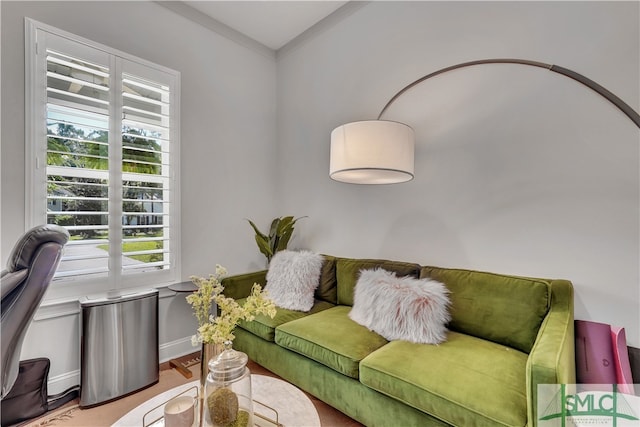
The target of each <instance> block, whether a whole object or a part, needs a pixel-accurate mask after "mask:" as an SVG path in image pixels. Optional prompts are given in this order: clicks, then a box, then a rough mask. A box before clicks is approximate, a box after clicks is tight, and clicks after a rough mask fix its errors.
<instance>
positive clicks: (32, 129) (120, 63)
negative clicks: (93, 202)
mask: <svg viewBox="0 0 640 427" xmlns="http://www.w3.org/2000/svg"><path fill="white" fill-rule="evenodd" d="M48 37H56V38H59V39H64V41H62V43H66V41H69V42H70V43H71V47H72V50H73V47H74V46H76V44H80V45H83V46H82V50H83V57H86V56H85V55H86V54H87V52H85V51H84V50H85V49H88V50H91V52H92V53H91V54H92V55H93V54H94V53H95V55H99V56H101V57H102V58H103V59H104V58H105V57H106V58H108V66H109V73H110V77H111V81H112V83H111V85H110V86H111V88H110V91H112V92H113V93H112V94H111V95H110V98H111V100H112V101H113V100H117V101H116V102H112V105H110V107H109V135H110V136H109V145H110V147H113V148H110V149H109V164H110V165H116V164H117V165H118V166H117V167H112V166H110V167H109V179H110V182H109V189H110V194H119V195H118V196H117V197H115V200H114V201H113V202H112V201H111V199H112V197H111V196H110V197H109V199H110V200H109V205H110V206H111V205H112V204H113V203H116V208H115V209H111V208H110V209H109V215H108V216H109V224H110V233H109V245H110V249H109V257H108V260H109V261H108V263H109V271H108V273H107V275H106V277H90V278H87V277H82V276H73V277H64V278H60V277H56V278H54V280H53V282H52V284H51V286H50V289H49V291H48V293H47V296H46V299H47V300H52V299H68V298H77V297H80V296H84V295H89V294H95V293H101V292H107V291H113V290H120V289H129V288H148V287H149V286H162V285H168V284H171V283H175V282H178V281H180V277H181V271H180V266H181V260H180V254H181V250H180V233H179V229H180V211H181V209H180V73H179V72H178V71H175V70H172V69H169V68H167V67H164V66H161V65H158V64H154V63H152V62H150V61H147V60H144V59H141V58H138V57H136V56H133V55H130V54H128V53H125V52H122V51H119V50H117V49H113V48H110V47H108V46H105V45H102V44H100V43H97V42H93V41H91V40H88V39H85V38H83V37H80V36H77V35H74V34H71V33H69V32H66V31H64V30H60V29H58V28H55V27H52V26H50V25H47V24H44V23H41V22H38V21H36V20H33V19H31V18H25V77H26V81H25V141H26V144H25V225H26V228H27V229H29V228H31V227H34V226H36V225H39V224H43V223H45V222H47V209H46V203H43V202H42V200H43V198H44V199H46V197H47V185H46V182H47V172H46V169H47V136H46V135H47V126H46V119H47V94H46V90H47V89H46V88H47V79H46V67H47V60H46V56H47V54H46V51H47V38H48ZM58 42H61V41H60V40H58V41H56V43H58ZM65 53H72V52H65ZM105 55H106V56H105ZM132 70H135V71H134V72H136V71H137V75H139V76H140V77H146V78H153V76H158V78H159V79H160V81H162V83H165V82H166V83H167V84H168V85H169V105H170V111H171V113H170V116H169V135H170V136H169V141H170V142H169V146H170V149H169V165H170V166H169V167H170V169H169V179H170V182H171V185H170V194H169V205H170V213H169V225H168V228H169V240H168V241H169V252H168V254H169V268H168V269H161V270H157V271H151V272H149V271H147V272H140V273H128V274H124V273H123V271H122V269H121V265H122V262H121V259H122V258H121V257H122V245H121V243H122V240H123V238H122V215H121V214H122V198H123V196H122V184H123V179H122V177H123V175H124V173H123V171H122V146H123V144H122V138H121V124H122V119H121V117H122V114H121V112H122V103H121V101H120V100H119V99H118V97H120V93H121V92H122V91H121V88H122V79H123V73H131V72H132ZM114 76H115V77H116V78H113V77H114ZM112 144H115V145H112ZM114 171H115V173H114ZM114 178H115V181H112V180H114ZM112 191H113V192H114V193H111V192H112ZM118 192H119V193H118ZM118 205H119V206H118ZM114 230H117V231H118V232H117V233H111V232H112V231H114Z"/></svg>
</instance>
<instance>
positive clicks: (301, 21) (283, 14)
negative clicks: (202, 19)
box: [183, 0, 347, 50]
mask: <svg viewBox="0 0 640 427" xmlns="http://www.w3.org/2000/svg"><path fill="white" fill-rule="evenodd" d="M183 3H185V4H187V5H188V6H191V7H192V8H194V9H196V10H198V11H199V12H201V13H203V14H205V15H207V16H209V17H211V18H213V19H215V20H217V21H219V22H221V23H223V24H225V25H227V26H228V27H231V28H233V29H234V30H236V31H238V32H240V33H242V34H244V35H246V36H248V37H250V38H252V39H254V40H256V41H257V42H259V43H261V44H263V45H265V46H267V47H269V48H271V49H273V50H278V49H280V48H281V47H283V46H284V45H286V44H287V43H289V42H290V41H291V40H293V39H294V38H296V37H297V36H298V35H300V34H302V33H303V32H305V31H306V30H307V29H309V28H310V27H312V26H313V25H314V24H316V23H318V22H319V21H321V20H322V19H324V18H325V17H327V16H328V15H330V14H331V13H333V12H335V11H336V10H337V9H339V8H340V7H342V6H344V5H345V4H346V3H347V1H332V0H326V1H184V2H183Z"/></svg>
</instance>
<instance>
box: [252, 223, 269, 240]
mask: <svg viewBox="0 0 640 427" xmlns="http://www.w3.org/2000/svg"><path fill="white" fill-rule="evenodd" d="M247 221H249V224H250V225H251V228H253V231H255V233H256V236H260V238H261V239H263V240H265V241H267V240H269V238H268V237H267V236H266V235H265V234H264V233H263V232H261V231H260V230H259V229H258V227H256V225H255V224H254V223H253V221H251V220H250V219H248V220H247Z"/></svg>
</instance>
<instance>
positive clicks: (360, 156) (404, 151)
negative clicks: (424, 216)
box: [329, 59, 640, 184]
mask: <svg viewBox="0 0 640 427" xmlns="http://www.w3.org/2000/svg"><path fill="white" fill-rule="evenodd" d="M482 64H519V65H527V66H532V67H539V68H546V69H547V70H549V71H553V72H555V73H558V74H562V75H564V76H566V77H569V78H571V79H573V80H575V81H577V82H579V83H582V84H583V85H585V86H587V87H588V88H589V89H592V90H594V91H595V92H597V93H598V94H600V95H601V96H602V97H604V98H605V99H607V101H609V102H611V103H612V104H613V105H615V106H616V107H618V108H619V109H620V110H621V111H622V112H623V113H624V114H626V115H627V116H628V117H629V118H630V119H631V120H632V121H633V122H634V123H635V124H636V126H638V128H640V115H639V114H638V113H637V112H636V111H635V110H634V109H633V108H631V107H630V106H629V105H628V104H626V103H625V102H624V101H623V100H622V99H620V98H619V97H617V96H616V95H615V94H613V93H611V92H610V91H608V90H607V89H605V88H604V87H602V86H601V85H599V84H598V83H596V82H594V81H593V80H591V79H589V78H587V77H585V76H583V75H581V74H579V73H576V72H575V71H572V70H569V69H567V68H564V67H560V66H558V65H552V64H545V63H543V62H536V61H530V60H526V59H481V60H476V61H469V62H463V63H461V64H457V65H452V66H450V67H445V68H442V69H440V70H438V71H435V72H433V73H430V74H427V75H426V76H423V77H420V78H419V79H418V80H416V81H414V82H412V83H410V84H408V85H406V86H405V87H403V88H402V89H401V90H400V91H399V92H398V93H396V94H395V95H394V96H393V97H392V98H391V99H390V100H389V102H387V104H386V105H385V106H384V108H383V109H382V111H380V114H378V118H377V119H376V120H365V121H357V122H351V123H347V124H344V125H341V126H338V127H337V128H335V129H334V130H333V132H331V155H330V165H329V176H330V177H331V178H332V179H334V180H336V181H341V182H346V183H351V184H394V183H400V182H406V181H410V180H411V179H413V172H414V161H413V154H414V146H415V135H414V132H413V129H412V128H411V127H409V126H407V125H405V124H404V123H400V122H394V121H387V120H381V119H380V118H381V117H382V115H383V114H384V112H385V111H386V110H387V109H388V108H389V107H390V106H391V104H393V103H394V102H395V100H397V99H398V98H399V97H400V96H402V94H404V93H405V92H406V91H408V90H409V89H411V88H413V87H414V86H416V85H418V84H420V83H422V82H423V81H425V80H427V79H430V78H431V77H435V76H437V75H440V74H443V73H446V72H448V71H452V70H456V69H459V68H464V67H470V66H474V65H482Z"/></svg>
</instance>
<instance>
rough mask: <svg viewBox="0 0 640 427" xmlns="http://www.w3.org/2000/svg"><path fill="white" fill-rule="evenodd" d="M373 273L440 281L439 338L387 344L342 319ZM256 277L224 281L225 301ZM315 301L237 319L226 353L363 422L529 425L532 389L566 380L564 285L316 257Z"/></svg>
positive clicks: (570, 368) (569, 346) (569, 355)
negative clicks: (307, 306)
mask: <svg viewBox="0 0 640 427" xmlns="http://www.w3.org/2000/svg"><path fill="white" fill-rule="evenodd" d="M376 267H381V268H384V269H386V270H389V271H393V272H396V274H397V275H398V276H403V275H407V276H414V277H420V278H431V279H434V280H438V281H440V282H442V283H444V284H445V285H446V286H447V288H448V289H449V291H450V299H451V307H450V313H451V318H452V320H451V321H450V323H449V324H448V329H449V332H448V335H447V340H446V342H444V343H442V344H440V345H426V344H413V343H410V342H405V341H391V342H388V341H386V340H385V339H384V338H383V337H381V336H380V335H378V334H376V333H375V332H372V331H370V330H368V329H367V328H365V327H363V326H361V325H359V324H357V323H355V322H354V321H352V320H351V319H350V318H349V317H348V313H349V310H350V309H351V306H352V305H353V291H354V287H355V284H356V281H357V278H358V274H359V271H360V270H361V269H371V268H376ZM266 273H267V272H266V271H258V272H254V273H247V274H242V275H236V276H230V277H227V278H225V279H224V280H223V285H224V286H225V294H226V295H227V296H230V297H233V298H235V299H238V300H240V299H243V298H245V297H246V296H247V295H248V294H249V290H250V289H251V286H252V285H253V284H254V283H259V284H262V285H264V284H265V281H266ZM315 299H316V301H315V305H314V306H313V308H312V310H311V311H310V312H308V313H303V312H298V311H292V310H286V309H278V313H277V315H276V317H275V318H273V319H270V318H267V317H264V316H258V318H256V319H255V320H254V321H253V322H249V323H241V324H240V325H239V327H237V328H236V330H235V332H234V333H235V336H236V338H235V341H234V348H235V349H237V350H240V351H243V352H245V353H247V355H248V356H249V358H251V359H252V360H253V361H255V362H257V363H258V364H260V365H262V366H264V367H265V368H267V369H269V370H270V371H272V372H274V373H275V374H277V375H279V376H281V377H282V378H284V379H286V380H287V381H289V382H291V383H293V384H295V385H297V386H298V387H299V388H301V389H303V390H305V391H307V392H308V393H310V394H312V395H314V396H316V397H317V398H318V399H320V400H322V401H324V402H326V403H327V404H329V405H331V406H333V407H334V408H336V409H338V410H340V411H342V412H343V413H345V414H347V415H348V416H349V417H351V418H353V419H355V420H357V421H359V422H361V423H362V424H365V425H367V426H443V425H454V426H464V427H468V426H535V425H537V417H536V404H537V403H536V402H537V401H536V389H537V385H538V384H561V383H565V384H573V383H575V361H574V331H573V287H572V285H571V283H570V282H568V281H566V280H547V279H535V278H526V277H515V276H507V275H501V274H493V273H486V272H479V271H469V270H461V269H449V268H438V267H426V266H420V265H417V264H412V263H406V262H397V261H388V260H373V259H352V258H337V257H332V256H326V255H325V261H324V263H323V267H322V272H321V277H320V284H319V286H318V289H317V291H316V294H315Z"/></svg>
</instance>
